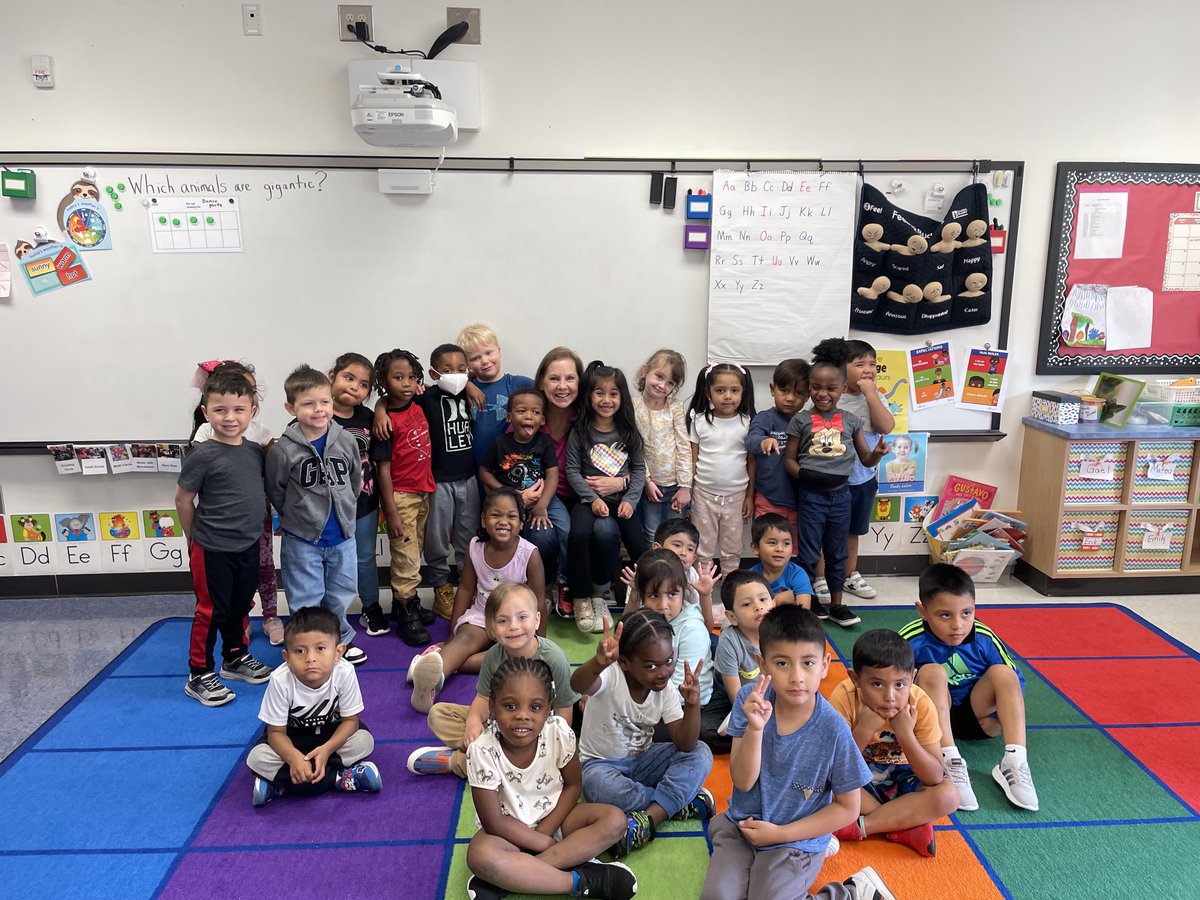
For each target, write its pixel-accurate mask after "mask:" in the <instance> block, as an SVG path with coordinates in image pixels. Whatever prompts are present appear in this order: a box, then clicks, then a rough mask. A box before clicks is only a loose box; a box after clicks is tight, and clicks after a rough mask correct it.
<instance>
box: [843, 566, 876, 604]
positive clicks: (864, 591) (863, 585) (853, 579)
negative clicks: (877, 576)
mask: <svg viewBox="0 0 1200 900" xmlns="http://www.w3.org/2000/svg"><path fill="white" fill-rule="evenodd" d="M845 588H846V590H847V591H849V592H850V593H851V594H853V595H854V596H855V597H862V598H863V599H864V600H873V599H874V598H875V595H876V593H878V592H877V591H876V590H875V588H873V587H871V585H869V584H867V579H865V578H863V577H862V576H861V575H859V574H858V573H857V572H851V573H850V577H849V578H847V579H846V584H845Z"/></svg>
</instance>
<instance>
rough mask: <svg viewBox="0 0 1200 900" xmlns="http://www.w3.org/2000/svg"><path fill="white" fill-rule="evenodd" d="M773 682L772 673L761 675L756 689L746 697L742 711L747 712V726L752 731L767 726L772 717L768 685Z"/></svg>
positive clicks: (755, 686) (760, 729)
mask: <svg viewBox="0 0 1200 900" xmlns="http://www.w3.org/2000/svg"><path fill="white" fill-rule="evenodd" d="M770 683H771V676H770V675H761V676H759V679H758V682H757V683H756V684H755V685H754V689H753V690H751V691H750V693H749V694H748V695H747V697H746V702H745V703H744V704H743V705H742V712H744V713H745V714H746V726H747V727H748V728H749V729H750V730H751V731H762V730H763V729H764V728H766V727H767V722H768V721H769V720H770V718H771V701H770V700H768V699H767V686H768V685H769V684H770Z"/></svg>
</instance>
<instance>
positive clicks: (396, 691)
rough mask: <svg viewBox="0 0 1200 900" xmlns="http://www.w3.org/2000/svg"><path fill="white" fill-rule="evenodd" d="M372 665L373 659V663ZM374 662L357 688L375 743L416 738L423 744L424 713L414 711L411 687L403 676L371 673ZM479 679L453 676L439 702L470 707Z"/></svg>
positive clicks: (360, 675) (360, 672) (360, 673)
mask: <svg viewBox="0 0 1200 900" xmlns="http://www.w3.org/2000/svg"><path fill="white" fill-rule="evenodd" d="M372 661H373V659H372ZM370 665H371V662H368V663H367V665H366V666H363V667H362V668H360V669H359V670H358V685H359V687H360V688H361V689H362V695H363V703H364V704H365V706H366V708H365V709H364V710H363V715H362V718H363V721H364V722H366V723H367V727H368V728H370V729H371V734H373V735H375V739H376V740H399V739H403V738H408V739H412V738H417V739H421V740H423V739H424V738H425V737H426V736H428V737H429V738H430V739H431V740H432V735H430V734H429V727H428V725H426V722H425V713H419V712H417V711H416V710H415V709H413V707H412V699H411V698H412V685H411V684H408V683H407V682H406V681H405V680H404V672H372V671H371V669H370ZM478 681H479V676H477V675H469V674H462V673H460V674H456V675H452V676H451V677H450V678H448V679H447V680H446V686H445V687H444V688H443V690H442V693H441V694H440V695H439V696H438V700H440V701H444V702H446V703H462V704H469V703H470V702H471V701H472V700H474V699H475V685H476V683H477V682H478Z"/></svg>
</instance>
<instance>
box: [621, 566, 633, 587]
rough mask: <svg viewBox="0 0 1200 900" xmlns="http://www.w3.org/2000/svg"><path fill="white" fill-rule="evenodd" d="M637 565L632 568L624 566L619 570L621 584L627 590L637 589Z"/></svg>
mask: <svg viewBox="0 0 1200 900" xmlns="http://www.w3.org/2000/svg"><path fill="white" fill-rule="evenodd" d="M636 582H637V564H636V563H635V564H634V565H633V566H625V567H624V568H622V569H621V584H623V585H625V587H627V588H629V589H630V590H631V591H632V590H636V588H637V584H636Z"/></svg>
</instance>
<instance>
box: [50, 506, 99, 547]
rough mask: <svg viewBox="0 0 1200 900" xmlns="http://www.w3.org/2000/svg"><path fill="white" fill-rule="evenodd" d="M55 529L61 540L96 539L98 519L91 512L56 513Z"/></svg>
mask: <svg viewBox="0 0 1200 900" xmlns="http://www.w3.org/2000/svg"><path fill="white" fill-rule="evenodd" d="M54 530H55V532H56V534H57V537H58V539H59V540H60V541H94V540H96V539H97V538H96V520H95V518H94V517H93V516H92V514H91V513H90V512H80V513H55V514H54Z"/></svg>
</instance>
